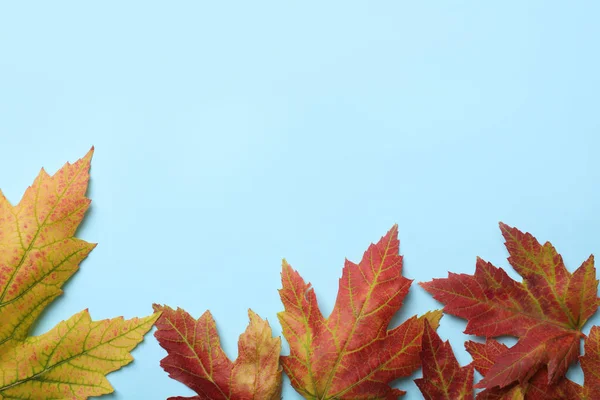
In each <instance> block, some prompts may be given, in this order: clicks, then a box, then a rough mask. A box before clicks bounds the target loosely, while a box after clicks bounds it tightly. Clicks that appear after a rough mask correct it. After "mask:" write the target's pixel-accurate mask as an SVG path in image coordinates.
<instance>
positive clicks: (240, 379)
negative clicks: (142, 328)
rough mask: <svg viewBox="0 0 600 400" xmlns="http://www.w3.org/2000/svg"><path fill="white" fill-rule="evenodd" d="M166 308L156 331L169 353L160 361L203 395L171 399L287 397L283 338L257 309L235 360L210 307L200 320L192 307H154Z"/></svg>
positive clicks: (270, 399) (266, 399)
mask: <svg viewBox="0 0 600 400" xmlns="http://www.w3.org/2000/svg"><path fill="white" fill-rule="evenodd" d="M154 309H155V310H156V311H160V312H162V315H161V317H160V318H159V319H158V321H157V322H156V327H157V328H158V329H157V331H156V332H155V333H154V336H155V337H156V339H158V342H159V343H160V345H161V346H162V347H163V348H164V349H165V350H166V351H167V353H168V355H167V356H166V357H165V358H163V359H162V360H161V362H160V365H161V366H162V367H163V369H164V370H165V371H167V372H168V373H169V376H170V377H171V378H173V379H175V380H178V381H179V382H182V383H184V384H185V385H186V386H188V387H189V388H190V389H192V390H193V391H195V392H196V393H197V394H198V395H197V396H193V397H181V396H177V397H170V398H169V400H184V399H188V400H226V399H230V400H251V399H256V400H278V399H279V398H280V395H281V373H282V370H281V366H280V365H279V353H280V351H281V339H280V338H273V337H272V335H271V327H270V326H269V323H268V322H267V321H264V320H262V319H261V318H260V317H259V316H258V315H256V314H255V313H254V312H253V311H252V310H248V316H249V318H250V323H249V325H248V328H246V331H245V332H244V333H243V334H242V335H240V339H239V341H238V358H237V359H236V360H235V362H231V361H230V360H229V358H227V355H226V354H225V352H224V351H223V350H222V349H221V344H220V341H219V335H218V333H217V328H216V325H215V321H214V319H213V317H212V315H211V314H210V312H209V311H206V312H205V313H204V314H202V316H201V317H200V318H199V319H198V320H195V319H194V318H192V316H191V315H190V314H188V313H187V312H186V311H184V310H182V309H180V308H178V309H177V310H173V309H172V308H170V307H168V306H160V305H156V304H155V305H154Z"/></svg>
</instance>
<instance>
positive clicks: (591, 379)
mask: <svg viewBox="0 0 600 400" xmlns="http://www.w3.org/2000/svg"><path fill="white" fill-rule="evenodd" d="M579 361H580V363H581V369H583V377H584V382H583V383H584V385H583V389H582V390H581V396H580V398H581V399H586V400H588V399H589V400H594V399H600V326H593V327H592V329H591V330H590V334H589V336H588V337H587V338H586V340H585V354H584V355H583V356H582V357H581V358H580V359H579Z"/></svg>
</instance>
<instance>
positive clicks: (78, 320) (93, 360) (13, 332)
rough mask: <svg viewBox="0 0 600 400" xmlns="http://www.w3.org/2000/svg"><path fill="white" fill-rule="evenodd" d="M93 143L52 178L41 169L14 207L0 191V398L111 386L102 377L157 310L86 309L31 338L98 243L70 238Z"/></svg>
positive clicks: (84, 392)
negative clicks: (101, 312) (100, 312)
mask: <svg viewBox="0 0 600 400" xmlns="http://www.w3.org/2000/svg"><path fill="white" fill-rule="evenodd" d="M92 153H93V148H92V150H90V152H89V153H88V154H87V155H86V156H85V157H84V158H82V159H81V160H79V161H77V162H76V163H75V164H73V165H71V164H69V163H67V164H66V165H65V166H64V167H63V168H62V169H60V170H59V171H58V172H57V173H56V174H55V175H54V176H49V175H48V174H47V173H46V172H45V171H44V170H43V169H42V170H41V172H40V174H39V175H38V177H37V178H36V180H35V182H34V183H33V185H32V186H31V187H29V188H28V189H27V190H26V191H25V194H24V195H23V198H22V199H21V201H20V202H19V204H18V205H17V206H14V207H13V206H12V205H11V204H10V203H9V202H8V200H7V199H6V198H5V197H4V195H3V194H2V193H1V192H0V399H6V400H8V399H39V400H41V399H86V398H88V397H89V396H99V395H102V394H106V393H111V392H112V391H113V388H112V386H111V385H110V383H109V382H108V380H107V379H106V377H105V374H107V373H109V372H112V371H115V370H117V369H119V368H121V367H122V366H124V365H126V364H128V363H130V362H131V361H132V360H133V358H132V357H131V355H130V354H129V352H130V351H131V350H132V349H133V348H134V347H135V346H136V345H137V344H138V343H139V342H141V341H142V339H143V337H144V334H145V333H146V332H147V331H148V330H149V329H150V328H151V327H152V324H153V323H154V321H155V320H156V318H158V315H151V316H149V317H146V318H133V319H131V320H127V321H125V320H123V318H115V319H111V320H103V321H95V322H94V321H92V320H91V318H90V316H89V313H88V311H87V310H85V311H82V312H80V313H78V314H76V315H74V316H73V317H71V318H69V319H68V320H66V321H63V322H60V323H59V324H58V325H57V326H55V327H54V328H52V329H51V330H50V331H49V332H47V333H45V334H43V335H40V336H37V337H28V334H29V331H30V330H31V326H32V325H33V323H34V322H35V321H36V320H37V318H38V317H39V315H40V314H41V313H42V311H43V310H44V309H45V308H46V306H47V305H48V304H49V303H50V302H51V301H52V300H54V299H55V298H56V297H57V296H59V295H60V294H61V293H62V289H61V287H62V285H63V284H64V283H65V281H67V280H68V279H69V278H70V277H71V275H73V273H75V271H77V269H78V268H79V263H80V262H81V261H82V260H83V259H84V258H85V257H86V256H87V255H88V254H89V252H90V251H91V250H92V249H93V248H94V247H95V245H94V244H90V243H87V242H85V241H83V240H80V239H77V238H75V237H74V235H75V231H76V229H77V227H78V226H79V224H80V223H81V221H82V219H83V217H84V214H85V212H86V210H87V209H88V207H89V205H90V200H89V199H87V198H86V197H85V192H86V190H87V185H88V180H89V168H90V161H91V158H92Z"/></svg>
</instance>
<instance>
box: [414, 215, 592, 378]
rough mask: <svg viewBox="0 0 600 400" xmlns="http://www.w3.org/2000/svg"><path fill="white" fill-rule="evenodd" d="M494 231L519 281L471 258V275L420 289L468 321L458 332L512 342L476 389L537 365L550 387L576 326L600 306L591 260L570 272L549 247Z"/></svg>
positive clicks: (575, 346)
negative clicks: (473, 263)
mask: <svg viewBox="0 0 600 400" xmlns="http://www.w3.org/2000/svg"><path fill="white" fill-rule="evenodd" d="M500 229H501V230H502V234H503V236H504V238H505V239H506V247H507V249H508V252H509V254H510V257H509V258H508V261H509V263H510V264H511V265H512V266H513V268H514V269H515V270H516V271H517V272H518V273H519V274H520V275H521V276H522V277H523V282H522V283H521V282H517V281H514V280H513V279H511V278H510V277H509V276H508V274H507V273H506V272H505V271H504V270H502V269H500V268H496V267H494V266H493V265H492V264H490V263H488V262H485V261H483V260H482V259H480V258H478V259H477V264H476V271H475V274H474V275H467V274H453V273H449V275H448V278H446V279H434V280H433V281H431V282H427V283H422V284H421V286H423V288H425V290H427V291H428V292H429V293H431V294H432V295H433V296H434V297H435V298H436V299H437V300H439V301H441V302H442V303H444V304H445V306H444V311H445V312H447V313H449V314H453V315H456V316H458V317H461V318H465V319H467V320H468V324H467V328H466V330H465V333H469V334H475V335H480V336H485V337H487V338H490V337H497V336H501V335H510V336H516V337H517V338H519V340H518V342H517V344H516V345H514V346H513V347H511V348H510V349H509V350H507V351H506V352H504V353H502V355H501V356H499V357H498V358H497V360H496V362H495V363H494V365H493V366H492V367H491V368H490V370H489V371H488V373H487V374H486V376H485V378H484V379H483V380H482V381H481V382H479V383H478V385H477V386H476V387H481V388H491V387H494V386H499V387H504V386H508V385H510V384H512V383H513V382H514V381H520V382H525V381H527V380H528V379H529V378H531V377H532V376H533V375H534V374H536V373H537V372H538V371H539V370H540V369H542V368H546V369H547V376H548V380H549V382H550V383H554V382H557V381H558V380H559V379H560V378H561V377H563V376H564V374H565V373H566V371H567V369H568V367H569V365H570V364H571V363H572V362H573V361H575V360H576V359H577V356H578V355H579V341H580V338H581V337H582V335H583V334H582V332H581V328H582V326H583V325H584V324H585V322H586V321H587V320H588V319H589V318H590V316H592V315H593V314H594V313H595V312H596V310H597V308H598V305H599V304H600V303H599V299H598V297H597V289H598V280H597V279H596V269H595V268H594V258H593V256H590V257H589V258H588V260H586V261H585V262H584V263H583V264H582V265H581V267H579V268H578V269H577V270H576V271H575V272H574V273H572V274H571V273H570V272H569V271H567V269H566V267H565V265H564V263H563V260H562V257H561V256H560V255H559V254H558V253H557V252H556V250H555V249H554V247H553V246H552V245H551V244H550V243H549V242H547V243H545V244H544V245H541V244H540V243H539V242H538V241H537V240H536V239H535V238H534V237H533V236H532V235H531V234H529V233H522V232H521V231H519V230H518V229H516V228H511V227H509V226H507V225H505V224H503V223H500Z"/></svg>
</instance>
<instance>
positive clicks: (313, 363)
mask: <svg viewBox="0 0 600 400" xmlns="http://www.w3.org/2000/svg"><path fill="white" fill-rule="evenodd" d="M399 245H400V243H399V242H398V230H397V226H394V227H393V228H392V229H391V230H390V231H389V232H388V233H387V234H386V235H385V236H384V237H383V238H381V240H380V241H379V243H377V244H372V245H371V246H370V247H369V249H368V250H367V251H366V252H365V254H364V257H363V259H362V261H361V262H360V263H359V264H354V263H352V262H351V261H348V260H346V264H345V267H344V270H343V273H342V278H341V279H340V284H339V291H338V295H337V300H336V302H335V306H334V309H333V312H332V313H331V315H330V316H329V317H328V318H325V317H323V315H322V314H321V312H320V310H319V306H318V304H317V298H316V296H315V292H314V291H313V289H312V288H311V286H310V284H307V283H305V282H304V280H303V279H302V278H301V277H300V275H299V274H298V272H296V271H295V270H293V269H292V267H291V266H290V265H289V264H288V263H287V262H286V261H285V260H284V261H283V272H282V283H283V288H282V289H281V290H280V291H279V294H280V296H281V300H282V302H283V305H284V308H285V311H283V312H280V313H279V314H278V317H279V321H280V322H281V325H282V327H283V335H284V336H285V338H286V339H287V341H288V343H289V345H290V355H289V356H284V357H282V364H283V368H284V371H285V372H286V374H287V375H288V376H289V378H290V381H291V383H292V385H293V387H294V388H295V389H296V391H298V392H299V393H300V394H301V395H302V396H304V397H305V398H307V399H319V400H324V399H338V400H343V399H369V400H374V399H396V398H397V397H398V396H400V395H402V394H403V393H404V392H402V391H400V390H398V389H393V388H391V387H390V386H389V383H390V382H391V381H393V380H394V379H397V378H400V377H404V376H408V375H410V374H411V373H412V372H413V371H415V370H416V369H418V368H419V366H420V364H421V362H420V358H419V352H420V351H421V337H422V335H423V327H424V321H425V320H428V321H429V323H430V324H431V325H432V326H433V327H434V328H437V326H438V323H439V319H440V317H441V312H439V311H434V312H430V313H428V314H426V315H424V316H422V317H420V318H417V317H412V318H409V319H408V320H407V321H405V322H404V323H402V324H401V325H399V326H398V327H396V328H394V329H391V330H388V329H387V328H388V325H389V323H390V321H391V319H392V316H393V315H394V313H396V311H398V310H399V309H400V307H401V306H402V301H403V299H404V297H405V296H406V294H407V293H408V289H409V287H410V284H411V282H412V281H411V280H409V279H406V278H404V277H403V276H402V257H401V256H400V255H399V254H398V251H399Z"/></svg>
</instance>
